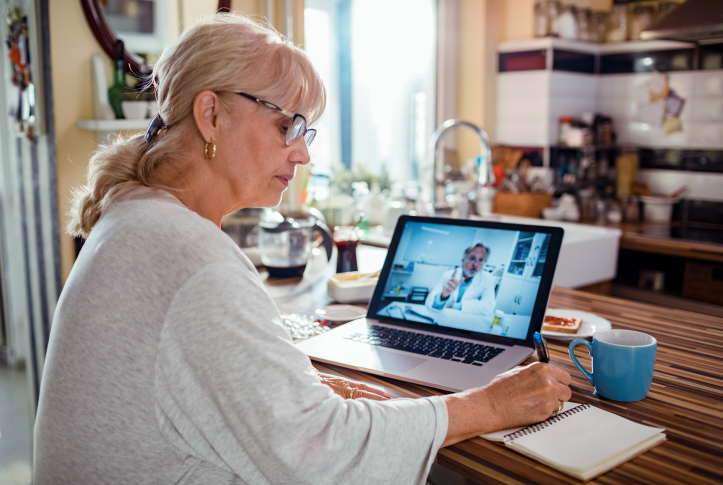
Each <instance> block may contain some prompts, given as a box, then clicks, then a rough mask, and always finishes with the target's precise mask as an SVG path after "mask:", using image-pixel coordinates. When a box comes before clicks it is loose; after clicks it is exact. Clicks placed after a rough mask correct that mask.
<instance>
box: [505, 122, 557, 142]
mask: <svg viewBox="0 0 723 485" xmlns="http://www.w3.org/2000/svg"><path fill="white" fill-rule="evenodd" d="M548 129H549V123H548V122H547V120H534V121H525V120H497V142H498V143H503V144H508V145H517V146H545V145H548V144H549V143H550V142H549V132H548Z"/></svg>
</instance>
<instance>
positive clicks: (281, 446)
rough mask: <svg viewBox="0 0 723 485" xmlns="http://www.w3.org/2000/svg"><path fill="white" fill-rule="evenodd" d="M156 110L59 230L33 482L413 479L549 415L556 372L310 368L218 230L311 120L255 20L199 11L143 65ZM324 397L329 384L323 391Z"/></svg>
mask: <svg viewBox="0 0 723 485" xmlns="http://www.w3.org/2000/svg"><path fill="white" fill-rule="evenodd" d="M153 79H154V81H155V83H156V90H157V96H158V102H159V103H160V108H161V111H160V117H159V118H158V119H156V120H155V121H154V123H153V124H152V126H151V127H150V128H149V130H148V132H147V133H146V134H145V136H144V135H135V136H131V137H130V138H127V139H122V138H121V139H118V140H116V141H115V142H114V143H113V144H111V145H109V146H106V147H102V148H101V149H100V150H99V151H98V152H96V153H95V155H94V156H93V158H92V160H91V162H90V168H89V174H88V185H87V187H85V188H83V189H82V190H80V191H78V193H76V194H75V195H74V200H73V204H72V209H71V213H70V217H71V221H70V224H69V232H70V233H71V234H76V235H77V234H80V235H84V236H87V242H86V244H85V246H84V248H83V251H82V253H81V254H80V256H79V258H78V260H77V262H76V264H75V266H74V267H73V271H72V272H71V274H70V277H69V278H68V281H67V283H66V285H65V288H64V289H63V293H62V295H61V298H60V301H59V303H58V307H57V310H56V313H55V320H54V322H53V329H52V332H51V337H50V345H49V348H48V354H47V359H46V362H45V369H44V375H43V381H42V388H41V393H40V403H39V407H38V416H37V422H36V428H35V484H36V485H44V484H48V483H73V484H83V483H169V484H170V483H184V484H191V483H213V484H218V483H254V484H256V483H259V484H266V483H294V484H298V483H309V484H326V483H328V484H339V483H344V484H353V483H364V484H367V483H390V484H404V483H410V484H413V483H424V480H425V477H426V475H427V473H428V471H429V467H430V465H431V463H432V461H433V460H434V457H435V455H436V453H437V450H438V449H439V448H440V447H441V446H445V445H449V444H452V443H455V442H458V441H460V440H463V439H466V438H469V437H471V436H474V435H477V434H479V433H483V432H488V431H493V430H498V429H502V428H504V427H508V426H515V425H524V424H528V423H532V422H536V421H540V420H543V419H545V418H546V417H548V416H549V415H550V414H551V413H552V412H553V411H554V410H555V409H557V408H558V405H559V403H560V401H565V400H567V399H569V396H570V390H569V388H568V387H567V384H568V383H569V379H570V378H569V375H567V373H565V372H564V371H561V370H559V369H556V368H554V367H553V366H549V365H542V364H538V365H532V366H529V367H527V368H525V369H521V370H516V371H512V372H510V373H507V374H505V375H502V376H500V377H499V378H498V379H497V380H496V381H494V382H493V383H492V384H490V385H489V386H487V387H485V388H481V389H474V390H471V391H467V392H463V393H459V394H451V395H448V396H443V397H433V398H428V399H413V400H412V399H395V400H387V398H388V395H385V394H384V393H382V392H380V391H376V390H374V389H372V388H369V387H364V386H362V385H359V384H354V387H357V388H359V389H360V390H359V391H356V392H355V393H354V395H353V397H354V398H355V399H348V397H349V396H348V395H347V394H348V392H346V391H343V389H346V388H348V387H349V386H350V385H351V384H350V383H348V382H347V381H344V380H343V379H335V378H331V377H329V376H320V375H319V374H318V373H317V372H316V371H315V370H314V368H313V367H312V365H311V363H310V361H309V359H308V358H307V357H306V356H304V355H303V354H302V353H301V352H299V351H298V350H297V349H296V348H295V347H294V345H293V343H292V341H291V339H290V338H289V336H288V335H287V334H286V332H285V331H284V328H283V326H282V325H281V322H280V318H279V313H278V311H277V309H276V307H275V305H274V302H273V301H272V300H271V299H270V298H269V296H268V295H267V294H266V293H265V291H264V286H263V283H262V281H261V279H260V278H259V274H258V273H257V271H256V269H255V268H254V266H253V265H252V264H251V263H250V261H249V260H248V259H247V258H246V257H245V256H244V254H243V253H242V252H241V251H240V250H239V248H238V247H237V246H236V245H235V244H234V243H233V242H232V241H231V239H230V238H228V237H227V236H226V235H225V234H224V233H223V232H222V231H221V230H220V229H219V226H220V223H221V217H222V216H223V215H224V214H228V213H229V212H231V211H234V210H237V209H240V208H242V207H262V206H267V207H268V206H274V205H277V204H278V203H279V202H280V200H281V196H282V193H283V192H284V190H285V189H286V188H287V187H288V184H289V182H290V181H291V179H292V178H293V177H294V172H295V169H296V166H297V165H303V164H306V163H308V162H309V154H308V151H307V145H308V144H309V143H311V141H312V140H313V138H314V135H315V131H314V130H312V129H309V127H308V126H307V125H308V124H309V123H313V122H314V120H316V119H317V118H318V117H319V115H320V114H321V112H322V111H323V109H324V104H325V94H324V88H323V85H322V82H321V80H320V78H319V75H318V73H317V72H316V71H315V70H314V68H313V66H312V65H311V63H310V62H309V59H308V58H307V57H306V56H305V54H304V53H303V51H301V50H300V49H299V48H297V47H295V46H294V45H292V44H290V43H289V42H287V41H286V40H284V39H283V38H281V37H280V36H279V35H278V34H277V33H276V32H275V31H273V29H270V28H268V27H265V26H262V25H259V24H257V23H255V22H253V21H250V20H249V19H247V18H244V17H241V16H235V15H217V16H213V17H211V18H208V19H206V20H204V21H202V22H200V23H199V24H198V25H196V26H195V27H193V28H192V29H190V30H188V31H186V32H185V33H184V34H183V35H182V36H181V38H180V39H179V40H178V41H177V42H176V43H175V44H174V45H172V46H171V47H169V48H168V49H166V51H165V52H164V53H163V55H162V56H161V58H160V59H159V60H158V62H157V64H156V66H155V69H154V77H153ZM334 390H336V391H337V392H336V393H335V392H334Z"/></svg>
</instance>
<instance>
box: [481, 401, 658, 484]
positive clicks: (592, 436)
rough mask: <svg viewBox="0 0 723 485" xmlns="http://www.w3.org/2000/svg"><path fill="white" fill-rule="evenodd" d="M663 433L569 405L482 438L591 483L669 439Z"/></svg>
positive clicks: (615, 417)
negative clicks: (546, 416) (527, 423)
mask: <svg viewBox="0 0 723 485" xmlns="http://www.w3.org/2000/svg"><path fill="white" fill-rule="evenodd" d="M664 431H665V430H664V429H661V428H653V427H651V426H644V425H642V424H638V423H635V422H633V421H630V420H629V419H625V418H623V417H621V416H618V415H617V414H613V413H609V412H607V411H603V410H602V409H599V408H596V407H594V406H591V405H589V404H576V403H570V402H567V403H565V407H564V408H563V411H562V412H561V413H560V414H558V415H556V416H552V417H550V418H549V419H548V420H546V421H543V422H541V423H537V424H534V425H532V426H527V427H523V428H512V429H506V430H503V431H497V432H495V433H490V434H485V435H482V438H485V439H487V440H490V441H500V442H503V443H504V444H505V446H508V447H510V448H512V449H513V450H515V451H517V452H518V453H521V454H523V455H526V456H529V457H530V458H532V459H535V460H537V461H539V462H540V463H544V464H545V465H547V466H549V467H552V468H554V469H556V470H559V471H561V472H562V473H565V474H567V475H570V476H571V477H574V478H577V479H578V480H582V481H583V482H587V481H588V480H591V479H593V478H595V477H597V476H599V475H602V474H603V473H605V472H607V471H609V470H612V469H613V468H615V467H616V466H618V465H621V464H623V463H625V462H626V461H628V460H630V459H632V458H634V457H635V456H637V455H639V454H641V453H643V452H645V451H647V450H649V449H651V448H653V447H654V446H656V445H658V444H660V443H662V442H663V441H665V439H666V438H665V433H664Z"/></svg>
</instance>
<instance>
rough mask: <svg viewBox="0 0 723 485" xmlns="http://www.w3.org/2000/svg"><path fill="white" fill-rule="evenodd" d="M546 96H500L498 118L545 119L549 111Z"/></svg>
mask: <svg viewBox="0 0 723 485" xmlns="http://www.w3.org/2000/svg"><path fill="white" fill-rule="evenodd" d="M548 104H549V99H548V98H547V97H546V96H539V97H535V98H529V97H509V98H498V100H497V119H498V120H545V119H547V117H548V112H549V109H548V108H549V106H548Z"/></svg>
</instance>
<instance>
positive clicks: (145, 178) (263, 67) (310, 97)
mask: <svg viewBox="0 0 723 485" xmlns="http://www.w3.org/2000/svg"><path fill="white" fill-rule="evenodd" d="M150 79H151V82H150V84H153V85H154V86H155V88H156V98H157V100H158V104H159V106H160V116H161V118H162V119H163V123H164V127H163V129H162V130H161V131H160V133H158V135H156V136H155V137H154V138H153V140H152V141H151V143H147V142H146V141H145V139H144V136H145V134H136V135H132V136H129V137H127V138H126V137H122V136H118V137H116V138H115V139H114V140H112V141H111V142H110V143H108V144H107V145H101V146H100V147H99V148H98V150H97V151H96V152H95V153H94V154H93V156H92V157H91V159H90V163H89V166H88V174H87V184H86V185H85V186H83V187H79V188H76V189H75V190H74V191H73V194H72V197H71V203H70V208H69V211H68V216H69V221H68V224H67V226H66V229H67V232H68V233H69V234H70V235H72V236H83V237H87V236H88V234H89V233H90V231H91V229H92V228H93V226H94V225H95V223H96V222H97V221H98V219H100V217H101V216H102V215H103V213H104V212H105V211H106V210H107V209H108V207H109V205H110V204H111V203H112V202H113V200H115V199H116V198H117V197H118V196H120V195H121V194H123V193H125V192H127V191H128V190H131V189H132V188H134V187H138V186H141V185H143V186H151V187H160V186H159V185H158V184H154V183H153V182H152V180H151V176H152V174H153V172H154V171H155V169H156V168H157V167H158V165H159V164H160V163H161V162H163V161H164V160H173V159H174V157H175V156H176V155H177V152H178V150H179V149H180V147H182V146H183V143H182V141H183V139H184V138H185V137H186V136H187V135H188V132H189V130H190V129H193V128H195V124H194V123H192V121H193V102H194V99H195V97H196V95H197V94H198V93H199V92H201V91H203V90H207V89H208V90H211V91H214V92H224V91H243V92H247V93H251V94H253V95H255V96H258V97H259V98H261V99H265V100H268V101H270V102H273V103H275V104H278V105H280V106H286V105H289V104H291V103H295V105H292V110H293V111H294V112H297V113H301V114H303V115H304V116H305V117H306V119H307V120H308V121H309V124H312V123H313V122H314V121H316V120H317V119H318V118H319V116H321V113H322V112H323V111H324V107H325V104H326V93H325V90H324V85H323V82H322V80H321V77H320V76H319V73H318V72H317V71H316V70H315V69H314V66H313V65H312V64H311V61H310V59H309V58H308V56H307V55H306V54H305V53H304V51H303V50H301V49H300V48H299V47H297V46H296V45H294V44H293V43H291V42H290V41H288V40H287V39H286V38H284V37H283V36H282V35H281V34H279V33H278V32H277V31H276V30H274V29H273V27H271V25H269V24H268V23H266V22H264V23H259V22H256V21H254V20H252V19H250V18H249V17H246V16H244V15H239V14H233V13H232V14H216V15H213V16H209V17H206V18H204V19H202V20H200V21H199V22H198V23H197V24H196V25H194V26H193V27H192V28H191V29H189V30H187V31H186V32H184V33H183V35H181V37H180V38H179V39H178V40H177V41H175V42H173V43H172V44H170V45H169V46H168V47H166V49H165V50H164V51H163V54H161V57H160V58H159V59H158V62H157V63H156V64H155V66H154V68H153V74H152V77H151V78H150Z"/></svg>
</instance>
